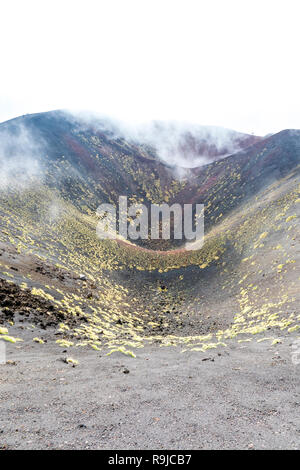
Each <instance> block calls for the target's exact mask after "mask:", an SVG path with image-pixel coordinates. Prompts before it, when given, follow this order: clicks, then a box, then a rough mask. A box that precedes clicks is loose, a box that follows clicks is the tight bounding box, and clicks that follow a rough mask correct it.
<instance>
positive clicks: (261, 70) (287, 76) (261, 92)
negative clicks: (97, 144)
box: [0, 0, 300, 134]
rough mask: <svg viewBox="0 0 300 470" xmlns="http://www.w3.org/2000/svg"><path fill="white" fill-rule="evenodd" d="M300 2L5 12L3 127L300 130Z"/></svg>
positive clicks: (36, 4) (1, 29)
mask: <svg viewBox="0 0 300 470" xmlns="http://www.w3.org/2000/svg"><path fill="white" fill-rule="evenodd" d="M299 14H300V2H299V1H297V0H296V1H289V0H284V1H276V0H271V1H268V0H260V1H256V0H250V1H248V0H237V1H235V0H220V1H216V0H206V1H203V0H195V1H193V0H180V1H178V0H96V1H89V0H81V1H76V0H71V1H68V0H59V1H56V0H51V1H48V0H43V1H41V0H37V1H34V0H26V1H24V0H20V1H17V0H6V1H3V2H1V8H0V47H1V54H0V64H1V69H0V121H4V120H6V119H9V118H12V117H15V116H17V115H20V114H26V113H32V112H40V111H47V110H51V109H57V108H71V109H84V110H91V111H96V112H99V113H101V114H103V113H104V114H109V115H112V116H114V117H118V118H121V119H126V120H131V121H145V120H150V119H175V120H185V121H191V122H195V123H199V124H210V125H219V126H225V127H229V128H233V129H236V130H240V131H245V132H254V133H257V134H265V133H268V132H275V131H279V130H281V129H284V128H300V106H299V105H300V92H299V91H300V60H299V59H300V47H299V46H300V40H299V39H300V15H299Z"/></svg>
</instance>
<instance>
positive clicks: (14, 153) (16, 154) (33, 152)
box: [0, 124, 43, 190]
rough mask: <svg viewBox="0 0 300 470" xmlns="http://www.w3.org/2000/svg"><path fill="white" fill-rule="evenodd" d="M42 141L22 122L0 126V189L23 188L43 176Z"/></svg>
mask: <svg viewBox="0 0 300 470" xmlns="http://www.w3.org/2000/svg"><path fill="white" fill-rule="evenodd" d="M42 149H43V142H42V141H41V140H40V139H37V138H36V137H35V136H34V135H33V134H32V132H30V130H28V129H27V128H25V127H24V126H23V125H22V124H13V126H11V127H10V129H9V130H8V129H7V128H6V126H4V125H2V126H1V128H0V190H15V189H18V190H19V189H25V188H26V187H28V186H29V185H31V184H33V183H36V182H37V181H39V182H40V181H41V180H42V177H43V171H42V164H41V159H40V157H41V155H42Z"/></svg>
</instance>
